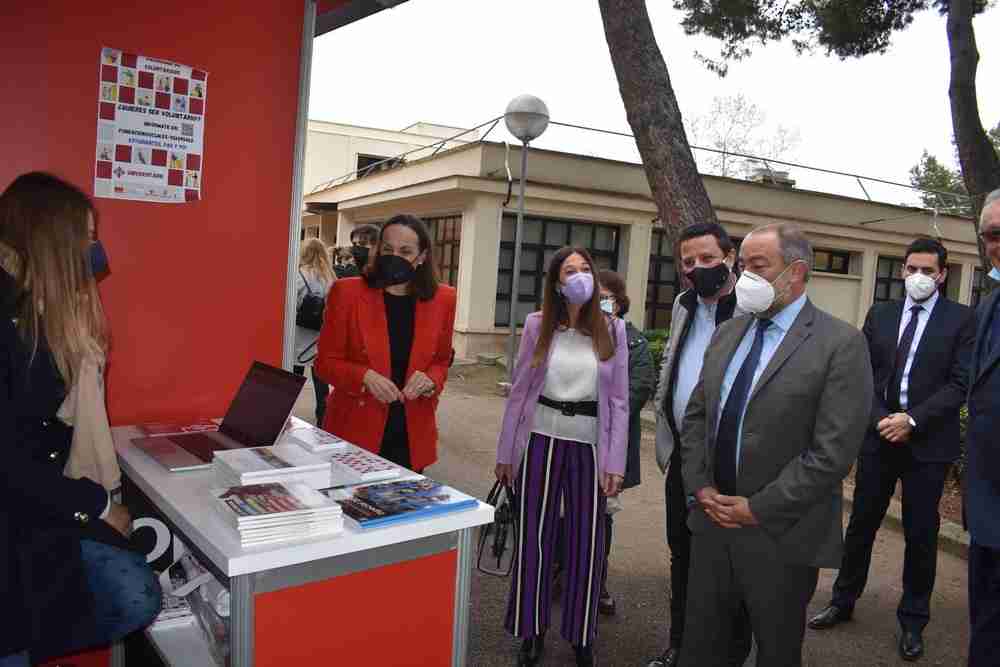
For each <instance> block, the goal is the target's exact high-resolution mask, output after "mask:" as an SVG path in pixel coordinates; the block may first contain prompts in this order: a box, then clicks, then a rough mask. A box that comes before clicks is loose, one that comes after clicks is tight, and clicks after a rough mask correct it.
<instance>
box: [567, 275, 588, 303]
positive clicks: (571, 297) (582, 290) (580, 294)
mask: <svg viewBox="0 0 1000 667" xmlns="http://www.w3.org/2000/svg"><path fill="white" fill-rule="evenodd" d="M559 291H560V292H561V293H562V295H563V298H565V299H566V301H568V302H569V303H572V304H573V305H576V306H579V305H582V304H584V303H587V302H588V301H590V297H592V296H593V295H594V275H593V274H592V273H574V274H573V275H571V276H570V277H569V278H567V279H566V284H565V285H561V286H560V289H559Z"/></svg>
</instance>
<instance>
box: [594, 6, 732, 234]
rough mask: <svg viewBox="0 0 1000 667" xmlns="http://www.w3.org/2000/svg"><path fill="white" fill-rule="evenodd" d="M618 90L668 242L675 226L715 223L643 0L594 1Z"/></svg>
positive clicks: (713, 213) (675, 230)
mask: <svg viewBox="0 0 1000 667" xmlns="http://www.w3.org/2000/svg"><path fill="white" fill-rule="evenodd" d="M598 4H599V5H600V7H601V18H602V19H603V21H604V35H605V37H606V38H607V41H608V50H609V51H610V53H611V62H612V63H613V64H614V67H615V75H616V76H617V77H618V89H619V90H620V91H621V96H622V101H623V102H624V103H625V111H626V114H627V115H628V122H629V125H630V126H631V127H632V134H633V135H635V143H636V145H637V146H638V148H639V155H640V156H641V157H642V163H643V165H644V167H645V170H646V179H647V180H648V181H649V188H650V190H652V193H653V201H655V202H656V208H657V211H658V212H659V215H660V221H661V224H662V225H663V229H664V231H665V232H666V234H667V236H668V238H669V239H670V242H671V244H673V242H674V240H675V239H676V237H677V233H678V232H679V231H680V229H681V228H683V227H686V226H687V225H691V224H694V223H696V222H717V219H716V216H715V209H714V208H712V202H710V201H709V199H708V192H706V190H705V184H704V182H703V181H702V179H701V175H700V174H699V173H698V165H697V164H696V163H695V161H694V156H693V155H692V154H691V147H690V146H689V145H688V140H687V135H686V134H685V133H684V125H683V124H682V123H681V111H680V108H679V107H678V106H677V97H676V96H675V95H674V89H673V87H672V86H671V85H670V74H669V72H667V64H666V63H665V62H664V61H663V55H662V54H661V53H660V47H659V46H657V44H656V38H655V37H654V36H653V26H652V25H651V24H650V22H649V14H648V13H647V11H646V2H645V0H598Z"/></svg>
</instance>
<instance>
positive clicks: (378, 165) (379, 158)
mask: <svg viewBox="0 0 1000 667" xmlns="http://www.w3.org/2000/svg"><path fill="white" fill-rule="evenodd" d="M402 163H403V159H402V158H390V157H387V156H385V155H362V154H358V166H357V177H358V178H364V177H365V176H371V175H372V174H374V173H376V172H379V171H385V170H386V169H392V168H393V167H398V166H399V165H401V164H402Z"/></svg>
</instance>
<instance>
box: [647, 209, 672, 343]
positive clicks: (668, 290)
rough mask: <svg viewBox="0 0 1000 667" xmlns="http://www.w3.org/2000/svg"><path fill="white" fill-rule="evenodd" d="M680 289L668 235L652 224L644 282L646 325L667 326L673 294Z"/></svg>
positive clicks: (660, 327)
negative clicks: (646, 273) (647, 270)
mask: <svg viewBox="0 0 1000 667" xmlns="http://www.w3.org/2000/svg"><path fill="white" fill-rule="evenodd" d="M679 292H680V277H679V276H678V274H677V266H676V264H674V252H673V248H672V247H671V245H670V241H669V240H667V235H666V234H664V233H663V230H662V229H660V228H659V227H654V228H653V236H652V238H651V239H650V248H649V280H648V281H647V283H646V329H667V328H669V327H670V314H671V312H672V311H673V306H674V298H675V297H676V296H677V294H678V293H679Z"/></svg>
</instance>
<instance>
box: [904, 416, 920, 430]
mask: <svg viewBox="0 0 1000 667" xmlns="http://www.w3.org/2000/svg"><path fill="white" fill-rule="evenodd" d="M906 420H907V421H908V422H910V428H916V427H917V422H915V421H913V417H911V416H910V415H906Z"/></svg>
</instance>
